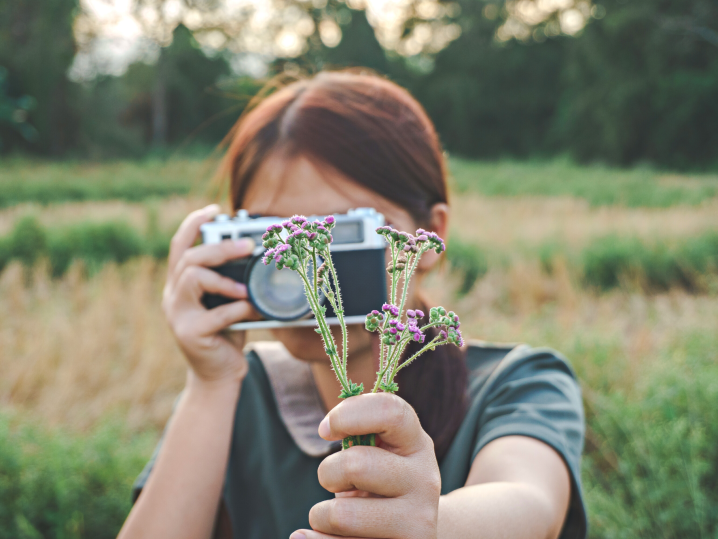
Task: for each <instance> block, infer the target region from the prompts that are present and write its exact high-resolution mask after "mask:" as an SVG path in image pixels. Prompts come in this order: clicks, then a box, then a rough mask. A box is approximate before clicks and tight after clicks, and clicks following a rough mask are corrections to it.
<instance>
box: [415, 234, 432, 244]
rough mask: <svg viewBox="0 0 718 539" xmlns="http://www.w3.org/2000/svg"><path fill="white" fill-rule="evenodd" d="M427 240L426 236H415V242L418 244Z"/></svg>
mask: <svg viewBox="0 0 718 539" xmlns="http://www.w3.org/2000/svg"><path fill="white" fill-rule="evenodd" d="M428 240H429V238H427V237H426V234H421V235H420V236H417V238H416V241H417V242H419V243H424V242H425V241H428Z"/></svg>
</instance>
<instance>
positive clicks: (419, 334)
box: [414, 331, 426, 343]
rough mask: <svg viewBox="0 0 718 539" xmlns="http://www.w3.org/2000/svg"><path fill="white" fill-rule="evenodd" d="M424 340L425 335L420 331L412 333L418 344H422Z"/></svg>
mask: <svg viewBox="0 0 718 539" xmlns="http://www.w3.org/2000/svg"><path fill="white" fill-rule="evenodd" d="M425 338H426V335H424V334H423V333H422V332H421V331H419V332H417V333H414V340H415V341H416V342H418V343H423V342H424V339H425Z"/></svg>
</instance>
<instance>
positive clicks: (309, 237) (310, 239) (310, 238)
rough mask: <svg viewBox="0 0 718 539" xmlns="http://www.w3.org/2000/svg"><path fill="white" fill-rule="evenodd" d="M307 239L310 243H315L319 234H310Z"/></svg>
mask: <svg viewBox="0 0 718 539" xmlns="http://www.w3.org/2000/svg"><path fill="white" fill-rule="evenodd" d="M307 239H308V240H309V241H314V240H315V239H317V233H316V232H309V233H308V234H307Z"/></svg>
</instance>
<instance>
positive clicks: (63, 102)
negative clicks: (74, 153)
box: [0, 0, 79, 155]
mask: <svg viewBox="0 0 718 539" xmlns="http://www.w3.org/2000/svg"><path fill="white" fill-rule="evenodd" d="M78 6H79V2H78V0H24V1H22V2H0V65H3V66H5V68H7V70H8V72H9V77H8V82H9V88H8V94H9V95H15V96H21V95H27V96H31V97H32V98H33V99H34V102H35V106H34V107H33V109H32V110H31V111H29V115H28V121H29V122H30V123H31V124H32V125H33V126H34V127H35V128H36V129H37V137H34V138H31V140H32V143H30V142H28V140H26V137H24V136H23V135H22V133H21V132H16V131H15V130H14V129H11V128H3V127H2V126H0V138H1V139H2V140H3V142H4V148H5V150H12V149H17V150H20V149H25V150H30V149H32V150H34V151H40V152H42V153H44V154H47V155H60V154H62V153H64V152H65V151H67V150H69V149H72V148H73V147H75V146H76V144H77V140H78V138H77V137H78V133H77V129H78V114H79V112H78V103H77V100H76V99H77V85H76V84H74V83H72V82H71V81H69V80H68V78H67V71H68V69H69V68H70V65H71V64H72V61H73V58H74V56H75V51H76V45H75V40H74V37H73V30H72V29H73V23H74V17H75V14H76V12H77V9H78Z"/></svg>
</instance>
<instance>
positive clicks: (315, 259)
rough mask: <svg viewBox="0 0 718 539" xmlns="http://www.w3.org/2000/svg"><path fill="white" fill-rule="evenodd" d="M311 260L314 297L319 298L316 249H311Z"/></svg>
mask: <svg viewBox="0 0 718 539" xmlns="http://www.w3.org/2000/svg"><path fill="white" fill-rule="evenodd" d="M312 259H313V261H314V297H316V298H319V295H318V294H317V286H318V284H317V280H318V278H317V248H316V247H312Z"/></svg>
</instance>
